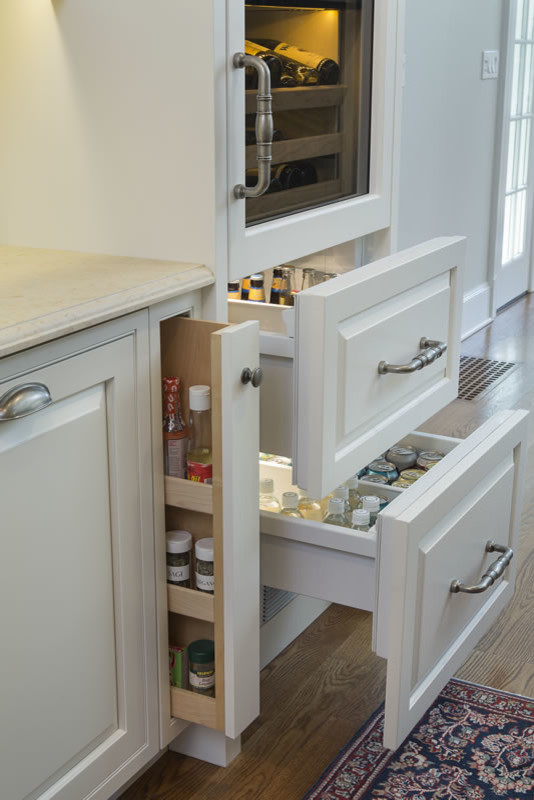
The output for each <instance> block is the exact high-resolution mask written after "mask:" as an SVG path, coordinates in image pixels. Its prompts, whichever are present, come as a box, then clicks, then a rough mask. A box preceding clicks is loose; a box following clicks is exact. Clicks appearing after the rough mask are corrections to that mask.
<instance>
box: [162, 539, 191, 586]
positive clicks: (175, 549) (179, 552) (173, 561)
mask: <svg viewBox="0 0 534 800" xmlns="http://www.w3.org/2000/svg"><path fill="white" fill-rule="evenodd" d="M166 542H167V543H166V549H167V583H172V584H173V585H174V586H185V587H186V588H187V589H189V588H190V587H191V549H192V547H193V537H192V536H191V534H190V533H188V531H167V533H166Z"/></svg>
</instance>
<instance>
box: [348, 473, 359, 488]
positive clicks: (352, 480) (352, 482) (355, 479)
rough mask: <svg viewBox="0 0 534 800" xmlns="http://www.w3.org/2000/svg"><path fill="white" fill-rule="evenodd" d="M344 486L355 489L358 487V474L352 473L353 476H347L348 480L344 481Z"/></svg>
mask: <svg viewBox="0 0 534 800" xmlns="http://www.w3.org/2000/svg"><path fill="white" fill-rule="evenodd" d="M345 486H346V487H347V489H357V488H358V476H357V475H354V477H352V478H349V479H348V481H345Z"/></svg>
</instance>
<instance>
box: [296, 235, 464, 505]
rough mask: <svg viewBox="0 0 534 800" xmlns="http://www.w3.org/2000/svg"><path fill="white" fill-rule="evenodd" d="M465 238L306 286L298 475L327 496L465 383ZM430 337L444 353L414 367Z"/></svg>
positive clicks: (299, 358) (300, 310) (299, 342)
mask: <svg viewBox="0 0 534 800" xmlns="http://www.w3.org/2000/svg"><path fill="white" fill-rule="evenodd" d="M463 252H464V240H463V239H460V238H451V239H436V240H433V241H431V242H427V243H425V244H422V245H419V246H417V247H414V248H411V249H409V250H406V251H403V252H401V253H397V254H395V255H393V256H390V257H388V258H385V259H383V260H382V261H377V262H374V263H372V264H368V265H367V266H365V267H362V268H361V269H359V270H355V271H352V272H350V273H346V274H345V275H342V276H340V277H338V278H337V279H336V280H335V281H329V282H327V283H325V284H321V285H319V286H317V287H314V288H312V289H309V290H307V291H306V292H303V293H302V295H299V297H298V302H297V325H296V357H295V370H294V372H295V376H294V386H295V391H294V396H295V401H294V420H293V433H294V437H295V442H294V447H293V453H294V454H296V463H295V479H294V482H295V483H297V484H298V485H299V486H300V487H302V488H305V489H307V490H308V491H309V492H310V494H311V495H312V496H314V497H324V496H325V495H326V494H327V493H328V492H329V491H331V490H332V489H334V488H335V487H336V486H338V485H339V484H340V483H342V482H343V481H344V480H346V478H347V477H348V476H349V475H351V474H354V473H355V472H356V471H357V470H358V469H360V468H361V467H362V466H363V465H364V464H366V463H369V462H370V461H371V460H373V459H374V458H376V457H377V456H378V455H379V454H380V453H381V452H383V451H384V450H385V449H386V448H387V447H388V446H390V445H391V443H392V442H395V441H397V440H398V439H400V438H401V437H402V436H404V435H405V434H407V433H408V432H409V431H410V430H413V429H414V428H416V427H417V426H418V425H420V424H421V423H422V422H424V420H425V419H428V418H429V417H430V416H432V414H434V413H435V412H436V411H438V410H439V409H440V408H442V407H443V406H444V405H446V404H447V403H448V402H450V401H451V400H453V399H454V398H455V397H456V395H457V388H458V363H459V343H460V321H461V302H462V290H461V280H460V267H461V263H462V260H463ZM423 337H426V338H427V339H430V340H438V341H442V342H445V343H447V347H448V349H447V352H446V354H445V355H444V356H442V357H441V358H439V359H437V360H436V361H435V362H434V363H432V364H429V365H428V366H426V367H425V368H424V369H422V370H419V371H417V372H413V373H411V374H386V375H381V374H379V372H378V364H379V362H381V361H387V362H389V363H391V364H408V363H410V361H411V360H412V358H413V357H414V356H416V355H417V353H418V352H419V351H420V344H419V343H420V340H421V338H423Z"/></svg>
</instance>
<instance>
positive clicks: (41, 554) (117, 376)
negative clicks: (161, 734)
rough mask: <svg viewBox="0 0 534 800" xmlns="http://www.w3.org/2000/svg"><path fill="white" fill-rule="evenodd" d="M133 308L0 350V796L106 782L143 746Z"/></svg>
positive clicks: (151, 721) (148, 634)
mask: <svg viewBox="0 0 534 800" xmlns="http://www.w3.org/2000/svg"><path fill="white" fill-rule="evenodd" d="M147 317H148V315H147V313H146V312H139V313H136V314H133V315H131V316H129V317H125V318H123V319H121V320H118V321H115V322H112V323H108V324H106V325H105V326H100V327H99V328H95V329H92V330H89V331H86V332H84V333H82V334H76V335H73V336H70V337H67V338H65V339H61V340H59V341H57V342H53V343H51V344H47V345H43V346H41V347H39V348H35V349H32V350H29V351H27V352H24V353H21V354H20V355H16V356H12V357H8V358H6V359H3V360H1V361H0V396H1V397H2V398H5V396H6V393H8V392H10V391H11V390H14V389H15V388H17V389H18V391H17V393H16V394H15V395H14V396H13V397H12V399H11V402H10V403H9V404H8V405H7V413H8V415H9V416H8V417H6V416H4V418H3V419H2V421H1V422H0V464H1V469H0V472H1V475H2V480H1V487H0V496H1V499H2V517H3V525H2V537H1V540H0V542H1V543H0V553H1V555H0V573H1V581H0V583H1V598H2V602H1V603H0V606H1V611H0V620H1V622H0V629H1V631H2V643H3V647H2V677H3V680H2V690H1V694H2V699H1V703H0V705H1V707H2V714H1V725H0V751H1V752H0V775H1V778H0V782H1V786H2V789H1V794H2V796H3V797H6V798H8V797H9V798H10V800H23V798H29V797H32V798H43V800H44V799H45V798H46V800H49V799H50V800H51V799H52V798H54V800H74V798H76V799H77V800H78V798H80V799H81V798H85V797H89V796H90V797H91V798H94V799H95V800H96V798H108V797H109V796H110V795H111V794H112V793H113V792H114V791H116V790H117V789H118V788H119V787H120V786H121V785H122V784H124V782H125V781H127V780H128V779H129V778H130V777H131V776H133V775H134V774H135V773H136V771H138V770H139V769H140V768H141V767H142V766H143V765H144V764H146V763H147V762H148V761H149V760H150V759H151V758H152V757H153V756H154V755H155V754H156V753H157V752H158V745H159V742H158V731H157V718H158V715H157V679H156V638H155V631H154V623H153V619H154V608H155V603H154V577H153V569H154V557H153V541H152V519H151V516H152V503H151V475H150V464H149V462H148V461H147V459H146V453H147V451H148V448H149V447H150V437H149V427H148V420H149V401H150V396H149V384H148V324H147ZM35 383H39V384H44V385H45V386H46V387H47V389H48V391H49V393H50V397H51V400H52V402H51V403H50V404H48V405H46V404H45V402H44V401H43V403H41V404H40V405H41V406H42V407H40V409H39V410H36V411H35V413H32V414H30V415H28V416H22V417H21V418H16V415H17V414H19V413H25V412H27V411H28V410H29V407H28V405H27V404H28V403H29V402H30V401H31V396H30V395H31V394H32V392H33V391H34V390H33V389H32V388H31V384H35ZM0 402H1V401H0ZM4 405H6V404H5V401H4ZM33 407H35V405H34V406H33Z"/></svg>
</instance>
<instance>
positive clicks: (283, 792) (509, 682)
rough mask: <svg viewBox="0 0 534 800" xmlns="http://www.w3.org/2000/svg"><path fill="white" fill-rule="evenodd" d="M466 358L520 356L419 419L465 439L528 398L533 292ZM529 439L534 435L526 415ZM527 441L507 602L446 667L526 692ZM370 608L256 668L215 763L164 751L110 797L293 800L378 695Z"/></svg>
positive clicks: (530, 489) (338, 611)
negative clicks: (514, 576)
mask: <svg viewBox="0 0 534 800" xmlns="http://www.w3.org/2000/svg"><path fill="white" fill-rule="evenodd" d="M462 353H465V354H466V355H473V356H482V357H488V358H493V359H498V360H503V361H516V362H521V367H520V368H519V369H517V370H515V371H514V372H512V373H511V374H510V375H509V376H508V377H507V378H506V379H505V380H504V381H503V382H502V383H500V384H499V385H498V386H497V387H495V388H494V389H493V391H491V392H490V393H489V394H488V395H487V396H486V397H485V398H484V399H483V400H480V401H478V402H476V401H475V402H473V401H471V402H469V401H465V400H456V401H455V402H454V403H451V405H450V406H448V407H447V408H446V409H444V410H443V411H442V412H440V413H439V414H438V415H436V416H435V417H433V418H432V419H431V420H430V421H429V423H427V424H425V425H424V426H423V429H424V430H427V431H432V432H435V433H443V434H449V435H453V436H461V437H465V436H467V435H469V433H471V432H472V431H473V430H474V429H475V428H477V427H478V426H479V425H480V423H481V422H483V421H484V420H485V419H487V418H488V417H489V416H491V415H492V414H493V413H495V412H496V411H498V410H499V409H502V408H533V406H534V295H530V296H529V297H528V298H525V299H523V300H521V301H519V302H517V303H516V304H514V305H513V306H511V307H510V308H508V309H507V310H506V311H504V312H502V313H501V314H500V315H499V316H498V317H497V319H496V320H495V322H494V323H493V325H491V326H490V327H488V328H486V329H484V330H483V331H481V332H479V333H478V334H475V335H474V336H472V337H471V338H470V339H468V340H466V341H465V342H464V343H463V346H462ZM532 417H533V419H532V420H531V426H530V427H531V442H533V440H534V436H532V433H534V414H533V415H532ZM533 456H534V446H531V447H530V450H529V463H528V467H527V489H526V493H525V506H524V513H523V519H522V528H521V547H520V553H519V562H520V563H519V573H518V583H517V590H516V594H515V597H514V600H513V602H512V603H511V604H510V606H509V607H508V609H507V610H506V611H505V612H504V613H503V614H502V615H501V617H500V618H499V620H498V621H497V623H496V625H495V627H494V629H493V630H492V631H491V632H490V633H489V634H488V635H487V636H486V637H485V639H483V640H482V641H481V642H480V644H479V646H478V647H477V649H476V651H475V652H474V654H473V655H472V657H471V658H470V659H469V661H468V662H467V663H466V664H465V665H464V667H463V668H462V669H461V671H460V672H459V673H458V675H459V676H460V677H462V678H465V679H466V680H472V681H475V682H478V683H482V684H486V685H489V686H493V687H495V688H500V689H505V690H508V691H511V692H518V693H521V694H526V695H529V696H534V631H533V629H534V614H533V608H534V546H533V545H534V468H533V467H534V458H533ZM371 622H372V618H371V614H369V613H367V612H360V611H354V610H352V609H348V608H343V607H341V606H331V607H330V608H329V609H328V610H327V611H325V613H324V614H323V615H322V616H321V617H320V618H319V619H318V620H317V621H316V622H315V623H313V624H312V625H311V626H310V627H309V628H308V629H307V630H306V631H305V632H304V633H303V634H302V635H301V636H300V637H299V638H298V640H297V641H295V642H293V644H291V645H290V646H289V647H288V648H287V649H286V650H285V651H284V652H283V653H282V654H281V655H280V656H278V658H276V659H275V660H274V661H273V662H272V663H271V664H270V665H269V666H268V667H267V668H266V669H265V670H264V671H263V673H262V684H261V686H262V703H261V707H262V714H261V717H260V719H259V720H257V721H256V722H255V723H254V724H253V725H252V726H251V727H250V728H249V729H248V730H247V731H246V732H245V734H244V735H243V737H242V741H243V750H242V753H241V755H240V756H239V757H238V758H237V759H236V760H235V761H234V762H233V764H232V765H231V766H230V767H228V768H227V769H218V768H216V767H212V766H210V765H208V764H203V763H201V762H198V761H195V760H194V759H189V758H185V757H183V756H179V755H176V754H174V753H166V754H165V755H164V756H163V757H162V758H161V759H160V760H159V761H158V762H157V763H156V764H154V765H153V766H152V768H151V769H150V770H149V771H148V772H146V773H145V774H144V775H143V776H142V777H141V778H140V779H139V780H138V781H137V782H136V783H135V784H134V785H133V786H131V787H130V788H129V789H128V790H127V791H126V792H125V793H124V794H123V795H122V800H214V799H215V798H217V800H245V798H246V800H256V798H261V800H300V799H301V798H302V796H303V795H304V794H305V792H306V791H307V789H309V788H310V787H311V786H312V784H313V783H314V781H315V780H316V779H317V778H318V777H319V775H320V774H321V772H322V771H323V770H324V768H325V767H326V766H327V765H328V763H329V762H330V760H331V759H332V758H333V757H334V756H335V755H336V753H337V752H338V751H339V750H340V748H342V747H343V746H344V745H345V744H346V742H347V741H348V740H349V739H350V737H351V736H352V735H353V733H355V731H356V730H357V729H358V727H359V726H360V725H361V724H362V723H363V722H364V721H365V720H366V719H367V717H369V715H370V714H371V713H372V712H373V711H374V710H375V708H376V707H377V706H378V705H379V704H380V703H381V702H382V701H383V699H384V688H385V662H384V661H383V660H382V659H380V658H377V657H376V656H375V655H374V654H373V653H372V652H371Z"/></svg>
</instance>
